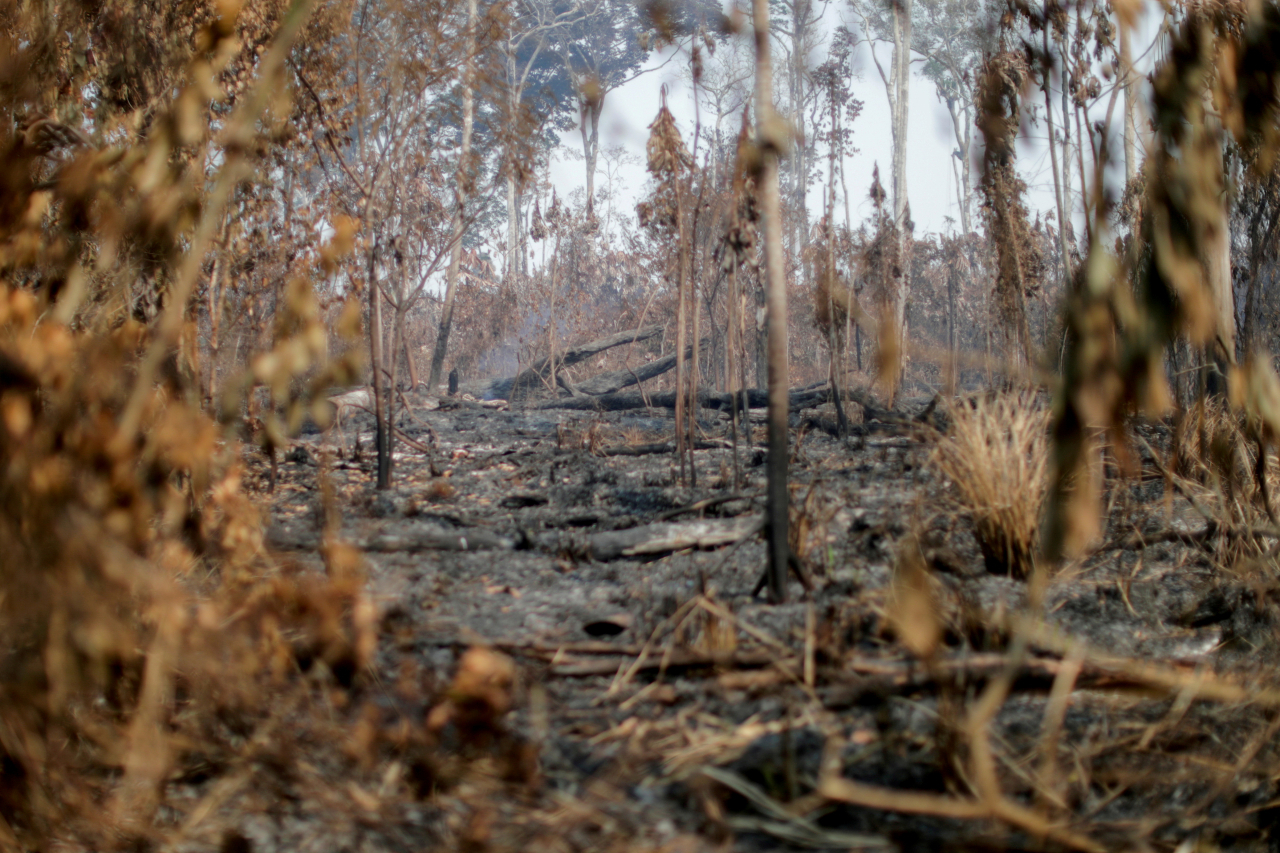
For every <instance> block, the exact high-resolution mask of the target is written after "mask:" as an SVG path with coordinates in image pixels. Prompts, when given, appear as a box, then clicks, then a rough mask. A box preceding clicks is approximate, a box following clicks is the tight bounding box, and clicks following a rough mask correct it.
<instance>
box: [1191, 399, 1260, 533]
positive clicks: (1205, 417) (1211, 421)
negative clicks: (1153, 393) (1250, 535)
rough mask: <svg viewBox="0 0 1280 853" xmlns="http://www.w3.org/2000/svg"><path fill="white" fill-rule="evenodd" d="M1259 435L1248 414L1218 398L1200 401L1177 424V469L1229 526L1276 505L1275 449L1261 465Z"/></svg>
mask: <svg viewBox="0 0 1280 853" xmlns="http://www.w3.org/2000/svg"><path fill="white" fill-rule="evenodd" d="M1258 436H1259V432H1258V430H1257V429H1256V428H1254V427H1250V426H1249V424H1248V420H1247V416H1246V415H1245V414H1242V413H1241V412H1239V411H1236V410H1233V408H1231V407H1230V406H1229V405H1228V404H1227V403H1226V402H1225V401H1222V400H1220V399H1214V398H1206V399H1203V400H1200V401H1198V402H1197V403H1196V404H1195V405H1194V406H1192V407H1191V408H1190V409H1188V410H1187V411H1186V412H1185V413H1183V414H1182V415H1181V416H1180V417H1179V419H1178V421H1177V423H1176V425H1175V429H1174V437H1173V460H1172V464H1171V468H1172V473H1173V475H1174V476H1176V477H1179V478H1182V480H1183V481H1184V482H1183V483H1182V484H1181V488H1183V489H1185V490H1189V491H1190V492H1191V493H1193V494H1196V495H1197V499H1198V501H1199V503H1200V504H1201V506H1202V507H1204V508H1205V509H1206V510H1207V511H1209V512H1211V513H1214V514H1216V515H1217V520H1218V522H1219V523H1220V524H1222V525H1224V526H1226V527H1234V526H1239V525H1245V526H1247V525H1250V524H1256V523H1259V522H1263V521H1265V520H1267V519H1268V518H1269V517H1270V515H1271V514H1272V513H1274V511H1275V508H1276V504H1275V501H1276V495H1277V493H1278V492H1280V473H1278V472H1277V471H1276V466H1275V465H1274V464H1272V461H1271V454H1272V451H1270V450H1268V452H1267V456H1266V465H1265V466H1264V468H1263V469H1262V470H1259V465H1258V453H1259V440H1258ZM1262 476H1265V481H1264V480H1263V479H1260V477H1262ZM1197 487H1198V488H1197ZM1268 503H1270V504H1271V506H1270V508H1268Z"/></svg>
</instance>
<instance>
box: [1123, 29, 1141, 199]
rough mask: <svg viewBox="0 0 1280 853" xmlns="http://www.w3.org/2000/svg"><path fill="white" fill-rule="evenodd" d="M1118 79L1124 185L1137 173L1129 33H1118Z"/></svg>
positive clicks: (1134, 104) (1135, 106)
mask: <svg viewBox="0 0 1280 853" xmlns="http://www.w3.org/2000/svg"><path fill="white" fill-rule="evenodd" d="M1120 80H1121V82H1122V83H1123V85H1124V182H1125V186H1128V185H1129V183H1130V182H1131V181H1132V180H1133V179H1134V176H1136V175H1137V173H1138V151H1137V147H1138V146H1137V141H1138V129H1137V126H1136V125H1135V124H1134V114H1135V112H1136V108H1137V102H1136V101H1135V100H1134V90H1135V88H1136V86H1135V85H1134V76H1133V59H1132V56H1131V54H1130V48H1129V33H1128V31H1127V30H1121V33H1120Z"/></svg>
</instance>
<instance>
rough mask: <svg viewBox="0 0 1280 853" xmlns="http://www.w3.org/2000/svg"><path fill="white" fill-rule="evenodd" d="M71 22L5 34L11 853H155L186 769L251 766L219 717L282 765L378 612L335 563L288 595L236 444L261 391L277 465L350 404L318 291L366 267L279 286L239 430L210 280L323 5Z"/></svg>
mask: <svg viewBox="0 0 1280 853" xmlns="http://www.w3.org/2000/svg"><path fill="white" fill-rule="evenodd" d="M53 9H54V7H52V6H49V5H47V4H35V5H30V4H23V5H22V6H17V5H14V4H8V6H7V7H6V8H4V9H3V10H2V13H0V14H2V16H3V20H4V24H5V29H4V32H3V33H2V34H0V40H2V41H3V42H4V49H3V51H0V53H3V55H4V56H5V57H6V58H5V60H4V63H3V67H2V68H0V76H2V78H3V84H2V85H0V117H3V119H4V121H3V122H0V151H2V152H3V153H4V156H3V157H2V158H0V163H2V165H0V186H3V203H2V204H0V551H2V552H3V553H4V555H5V557H4V569H3V571H0V648H2V649H3V651H0V675H2V676H3V677H2V678H0V719H3V721H4V723H3V726H0V764H2V765H3V767H4V768H5V769H4V777H3V778H4V783H3V785H2V786H0V847H3V848H5V849H48V848H49V846H50V845H51V844H52V843H53V839H54V838H55V837H56V838H57V839H59V841H58V843H63V844H73V845H77V846H84V847H87V848H91V849H102V848H105V847H114V846H116V845H117V844H119V843H122V840H123V841H124V843H136V844H151V843H154V842H156V841H158V840H159V838H158V836H159V835H160V834H162V833H163V832H164V831H165V830H162V829H160V828H158V827H159V826H160V824H157V823H156V822H155V820H154V818H155V816H156V814H157V809H158V808H159V806H160V803H161V802H162V800H163V799H164V797H165V793H164V785H165V783H166V781H167V780H168V779H169V778H170V774H172V773H174V772H175V771H180V770H181V768H183V767H185V766H188V765H189V764H190V762H191V760H192V759H191V755H192V751H193V750H201V751H202V754H203V755H205V756H206V757H209V756H220V758H218V760H225V761H234V760H237V759H236V755H237V751H238V750H240V749H241V748H242V747H241V746H238V745H237V739H236V737H235V736H231V735H230V733H229V732H227V731H226V730H225V728H222V727H220V725H219V724H218V723H217V722H216V720H217V719H218V715H228V714H230V715H232V716H234V717H237V718H238V719H240V720H241V721H242V723H243V724H244V725H245V726H247V729H242V730H241V731H242V734H243V732H244V731H249V732H253V731H255V730H257V729H258V727H259V726H262V727H264V729H263V731H266V730H268V729H272V727H276V730H275V733H274V734H273V735H272V738H273V739H275V741H276V743H277V744H278V745H280V746H281V747H284V746H285V744H286V743H288V742H289V738H288V736H287V735H286V734H285V733H284V732H283V731H281V730H279V727H280V724H281V722H282V717H281V716H279V715H283V714H287V713H288V709H289V708H290V707H294V706H296V705H297V704H298V703H303V704H305V703H306V702H308V701H310V700H309V699H308V698H307V697H308V695H309V692H310V688H309V687H308V686H307V685H305V683H304V682H303V681H302V680H300V679H299V673H300V671H301V670H302V669H306V668H315V669H313V672H318V671H319V670H320V669H324V670H325V671H326V672H327V673H329V674H330V676H329V677H330V678H331V679H332V680H333V683H335V684H338V685H342V684H346V685H350V684H351V683H352V682H353V680H354V679H357V678H358V675H359V672H360V671H361V670H362V668H363V667H364V665H365V664H366V662H367V661H368V660H369V656H370V654H371V653H372V642H373V636H374V635H373V625H372V623H371V620H372V614H373V611H372V609H371V607H370V605H369V603H368V600H367V599H366V598H365V595H364V592H363V585H362V573H363V570H362V561H361V558H360V557H359V556H358V555H357V554H355V553H354V552H352V551H351V550H350V549H348V548H345V547H343V546H341V545H339V544H337V543H334V544H332V545H331V546H328V547H327V548H326V551H325V554H324V557H325V562H326V565H327V568H328V575H327V577H310V578H308V577H305V576H301V575H298V576H290V575H289V574H288V573H285V572H282V571H281V570H282V568H283V567H282V566H281V564H280V562H279V560H278V559H277V558H275V557H273V556H272V555H271V554H270V553H269V552H268V551H267V549H266V548H265V547H264V540H263V522H262V519H261V518H260V516H259V513H258V510H257V509H256V508H255V506H254V505H253V504H252V503H251V502H250V501H249V500H248V498H247V497H246V496H245V494H244V492H243V491H242V488H241V480H242V477H243V475H244V470H243V465H242V462H241V455H240V452H239V445H238V443H237V441H236V439H235V435H236V431H237V426H236V424H235V421H237V420H238V418H239V413H240V406H241V403H242V402H243V396H242V395H243V394H244V393H245V392H247V391H248V390H249V389H250V387H252V386H253V385H262V386H266V388H267V389H268V393H269V396H270V397H271V398H272V399H273V401H274V404H273V405H272V407H271V411H270V413H269V415H268V416H267V417H266V418H265V423H264V426H265V427H266V430H265V431H266V433H268V434H269V435H270V436H271V439H270V440H271V441H275V442H277V443H278V442H280V441H282V440H283V433H284V432H285V431H287V430H288V429H289V428H290V427H296V426H297V425H298V423H299V422H300V421H301V419H302V418H303V417H304V415H306V414H308V413H311V414H313V415H321V416H323V410H321V409H313V408H312V405H311V404H312V402H313V400H314V399H315V397H316V395H317V392H318V391H319V389H322V388H325V387H327V386H329V385H331V384H333V383H334V382H347V381H350V380H351V378H352V377H353V376H354V373H355V370H356V368H357V367H358V364H357V363H355V362H353V361H352V360H350V359H341V360H332V361H331V360H330V359H329V354H328V351H327V349H328V343H329V333H328V331H327V330H326V328H325V317H324V316H323V314H322V311H321V308H320V303H319V301H318V299H317V297H316V295H315V288H314V286H313V278H312V276H313V275H314V276H316V277H317V278H322V277H323V276H324V275H325V273H324V272H322V271H321V267H324V268H327V269H328V270H329V271H332V270H333V269H334V268H335V266H334V264H335V262H336V261H338V260H339V256H340V255H342V254H344V253H345V252H346V251H347V250H349V248H350V243H349V241H347V243H346V245H345V246H344V245H342V241H341V237H342V233H341V232H342V229H338V232H339V233H338V238H339V239H338V240H336V241H335V244H333V245H330V246H328V247H314V248H315V249H316V251H317V256H318V258H319V259H320V260H321V261H322V262H323V263H322V264H317V265H316V266H315V267H312V268H299V269H296V270H294V271H293V272H292V274H290V275H288V277H287V278H286V279H285V280H284V282H283V284H282V290H281V297H282V298H281V300H280V302H279V304H277V305H276V306H275V308H274V320H275V327H274V333H273V336H272V342H271V345H270V346H269V347H267V348H265V349H264V351H262V352H260V353H259V354H258V356H257V358H256V359H254V360H253V361H252V363H251V364H250V365H249V366H248V367H247V368H245V369H243V370H242V371H241V372H239V373H237V376H236V378H235V379H234V380H233V381H232V382H230V383H229V387H230V388H231V392H232V393H233V394H237V395H239V396H236V397H235V399H231V400H228V401H227V403H226V404H225V405H224V406H223V407H222V414H223V415H224V417H225V418H226V419H227V421H228V423H226V424H224V423H220V422H219V421H218V420H217V419H216V418H215V417H214V416H213V415H211V414H210V413H209V412H207V411H205V409H204V408H203V406H202V402H203V401H202V394H201V389H200V384H199V373H200V371H201V369H202V365H201V364H200V362H199V360H198V355H197V353H198V351H197V348H196V346H195V343H194V338H195V335H196V331H197V330H196V325H195V321H194V318H193V314H192V311H191V303H190V300H191V299H192V297H193V296H194V295H195V293H196V288H197V286H198V280H199V279H201V278H202V274H203V272H204V264H203V261H204V253H205V252H206V251H207V250H209V249H210V248H211V247H212V246H213V244H214V238H215V236H216V234H217V232H218V230H219V228H218V223H219V222H220V221H221V219H222V216H223V214H224V210H225V208H226V206H227V205H228V204H229V203H231V201H232V199H233V198H234V196H235V192H236V188H237V186H238V185H239V184H240V182H241V181H242V180H244V179H246V178H247V177H248V176H251V175H252V174H253V158H254V156H255V153H254V152H255V150H256V146H257V141H258V139H259V137H258V135H257V128H258V127H260V124H259V123H260V122H263V121H264V118H266V117H269V115H271V114H273V113H278V110H279V108H280V106H281V104H280V101H279V99H278V97H277V95H276V94H275V91H274V90H275V88H276V85H277V81H278V75H279V73H280V71H281V68H282V66H283V62H284V57H285V55H286V54H287V52H288V51H289V50H290V48H291V46H292V43H293V40H294V39H295V38H296V36H297V35H298V33H299V32H300V31H302V30H303V28H304V24H305V23H306V21H307V18H308V13H309V11H310V9H309V4H307V3H302V2H296V3H293V4H291V5H289V6H288V7H287V8H286V7H285V5H284V4H262V5H261V6H257V5H250V6H247V7H246V8H245V9H244V10H243V11H242V13H241V15H239V16H238V15H237V11H238V9H237V6H236V4H234V3H222V4H217V5H216V6H211V5H206V4H173V5H169V4H161V5H157V6H155V7H151V6H147V5H145V4H123V3H121V4H114V3H113V4H83V5H82V4H78V3H68V4H62V5H61V6H60V7H58V8H57V10H56V12H55V11H53ZM120 28H124V29H131V28H136V31H137V32H136V34H137V35H138V38H136V39H132V38H122V37H120V35H119V32H118V30H119V29H120ZM113 33H114V34H115V35H113ZM144 33H145V35H143V34H144ZM133 34H135V33H133V32H132V31H131V35H133ZM157 39H158V40H157ZM68 44H69V45H70V47H67V45H68ZM117 50H118V51H120V53H118V54H117V53H115V52H113V51H117ZM246 68H247V69H249V73H248V74H247V75H246V74H242V73H241V69H246ZM242 82H243V84H244V85H242ZM92 86H96V87H98V90H99V91H100V92H101V97H99V98H97V99H96V100H95V101H94V106H95V107H96V110H95V111H93V112H92V113H90V112H88V111H87V106H88V105H87V104H85V103H82V101H81V99H82V97H83V94H84V92H85V91H86V90H87V89H89V88H90V87H92ZM55 117H56V118H55ZM267 123H268V124H269V122H267ZM208 163H214V164H215V165H213V166H212V167H211V168H210V169H209V174H208V175H206V172H205V168H206V164H208ZM144 306H145V310H144ZM345 325H346V331H347V333H348V334H353V333H355V332H356V331H357V330H358V328H359V315H358V313H356V314H354V315H350V314H349V315H348V319H347V321H346V324H345ZM268 695H272V696H274V697H276V698H275V699H274V700H273V704H272V705H271V706H267V705H265V704H264V703H263V701H262V700H263V697H265V696H268ZM223 718H225V716H224V717H223ZM241 743H242V742H241ZM202 760H203V759H202ZM170 825H171V826H172V824H170Z"/></svg>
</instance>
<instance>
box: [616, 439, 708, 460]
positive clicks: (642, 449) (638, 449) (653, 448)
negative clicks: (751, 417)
mask: <svg viewBox="0 0 1280 853" xmlns="http://www.w3.org/2000/svg"><path fill="white" fill-rule="evenodd" d="M693 449H694V450H732V449H733V445H732V444H730V443H729V442H727V441H725V440H723V439H718V440H714V441H696V442H694V443H693ZM675 452H676V446H675V444H674V443H673V442H670V441H660V442H658V443H656V444H631V445H627V444H623V445H619V446H618V447H606V448H605V449H604V450H601V451H598V453H597V455H599V456H649V455H651V454H654V453H675Z"/></svg>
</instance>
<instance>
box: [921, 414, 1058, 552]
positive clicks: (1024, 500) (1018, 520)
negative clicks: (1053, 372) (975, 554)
mask: <svg viewBox="0 0 1280 853" xmlns="http://www.w3.org/2000/svg"><path fill="white" fill-rule="evenodd" d="M950 416H951V429H950V430H949V431H948V432H947V434H946V435H944V436H942V437H941V438H940V439H939V441H938V444H937V447H936V448H935V450H934V453H933V456H932V460H931V461H932V464H933V467H934V468H935V469H936V470H937V471H938V472H939V473H940V474H942V476H944V477H945V478H947V479H948V480H950V481H951V483H952V484H953V488H954V493H955V499H956V501H957V503H958V504H959V506H960V508H961V509H962V510H963V511H964V512H965V513H966V514H968V515H969V516H970V517H971V518H972V519H973V524H974V528H975V532H976V535H977V539H978V545H979V547H980V548H981V549H982V554H983V557H984V558H985V559H986V564H987V569H988V571H992V572H1005V571H1007V572H1009V573H1011V574H1013V575H1015V576H1017V577H1026V576H1027V575H1028V574H1030V572H1031V569H1032V568H1033V566H1034V563H1035V553H1036V550H1037V548H1038V546H1039V538H1040V513H1041V510H1042V509H1043V507H1044V500H1045V494H1046V488H1047V484H1048V471H1049V454H1048V423H1049V413H1048V411H1047V410H1046V409H1045V408H1044V407H1042V406H1040V405H1038V404H1037V403H1036V401H1035V399H1034V396H1033V395H1032V394H1030V393H1026V392H1024V393H1015V394H996V395H991V396H984V397H979V398H977V399H976V400H974V401H972V402H969V401H965V402H964V403H961V404H959V405H956V406H953V407H952V409H951V412H950Z"/></svg>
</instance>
